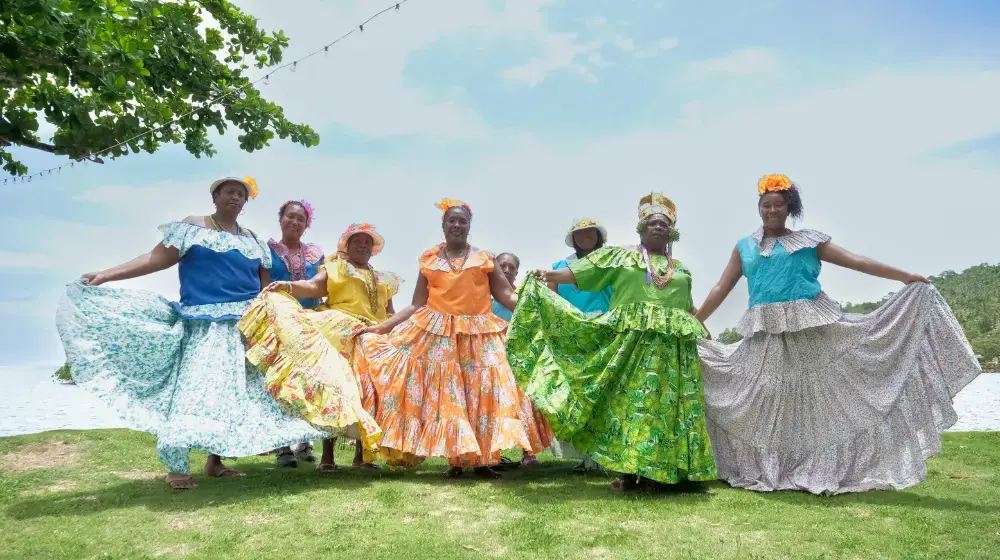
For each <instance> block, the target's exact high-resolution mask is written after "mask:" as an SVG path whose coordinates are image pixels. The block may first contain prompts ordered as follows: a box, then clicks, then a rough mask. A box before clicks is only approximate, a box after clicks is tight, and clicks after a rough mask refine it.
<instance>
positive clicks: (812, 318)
mask: <svg viewBox="0 0 1000 560" xmlns="http://www.w3.org/2000/svg"><path fill="white" fill-rule="evenodd" d="M843 315H844V312H843V311H841V309H840V304H839V303H837V302H836V301H834V300H833V299H831V298H830V297H829V296H827V295H826V293H824V292H820V293H819V295H818V296H816V298H815V299H800V300H795V301H783V302H778V303H761V304H758V305H755V306H753V307H752V308H750V309H748V310H747V311H746V313H744V314H743V317H742V318H741V319H740V322H739V323H738V324H737V325H736V328H735V330H736V332H738V333H740V334H741V335H743V336H750V335H752V334H754V333H758V332H765V333H769V334H781V333H784V332H796V331H801V330H803V329H809V328H813V327H821V326H823V325H830V324H832V323H836V322H837V321H839V320H840V318H841V317H842V316H843Z"/></svg>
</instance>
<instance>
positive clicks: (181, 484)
mask: <svg viewBox="0 0 1000 560" xmlns="http://www.w3.org/2000/svg"><path fill="white" fill-rule="evenodd" d="M166 480H167V484H169V485H170V487H171V488H173V489H174V490H194V489H195V488H197V487H198V485H197V484H195V482H194V479H193V478H191V475H189V474H181V473H167V477H166Z"/></svg>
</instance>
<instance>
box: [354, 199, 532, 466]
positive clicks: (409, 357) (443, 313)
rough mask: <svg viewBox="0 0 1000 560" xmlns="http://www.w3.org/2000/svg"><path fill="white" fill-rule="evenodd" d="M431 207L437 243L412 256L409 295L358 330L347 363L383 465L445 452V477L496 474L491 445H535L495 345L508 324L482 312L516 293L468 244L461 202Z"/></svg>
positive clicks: (468, 216) (496, 453)
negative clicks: (363, 387) (360, 381)
mask: <svg viewBox="0 0 1000 560" xmlns="http://www.w3.org/2000/svg"><path fill="white" fill-rule="evenodd" d="M437 206H438V208H439V209H440V210H441V211H442V214H443V215H442V224H441V226H442V230H443V232H444V238H445V241H444V243H441V244H440V245H437V246H435V247H433V248H431V249H429V250H427V251H425V252H424V254H423V255H422V256H421V257H420V261H419V262H420V272H419V276H418V279H417V285H416V287H415V288H414V290H413V301H412V303H411V304H410V305H408V306H407V307H405V308H404V309H402V310H400V311H399V312H398V313H396V314H395V315H394V316H393V317H392V318H391V319H389V320H388V321H384V322H382V323H380V324H379V325H376V326H374V327H369V328H368V329H366V330H365V331H364V334H362V335H361V337H360V340H359V342H358V348H357V349H356V350H355V362H354V365H355V369H356V370H357V372H358V374H359V375H360V376H362V377H365V376H367V377H368V378H370V379H371V380H372V381H373V382H374V383H375V388H376V392H377V393H378V396H379V400H380V406H379V410H378V417H377V419H378V423H379V425H380V426H382V429H383V430H384V432H385V435H384V437H383V439H382V442H381V445H380V452H381V454H382V456H383V457H384V458H385V460H386V461H387V462H388V463H389V464H390V465H398V466H413V465H416V464H418V463H420V462H421V461H423V460H424V458H426V457H444V458H447V459H448V460H449V462H450V463H451V469H450V470H449V471H448V476H449V477H458V476H461V475H462V473H463V467H474V469H475V472H476V473H477V474H478V475H480V476H483V477H486V478H499V477H500V474H499V473H497V472H496V471H495V470H493V468H492V467H493V466H495V465H497V464H498V463H500V451H502V450H504V449H514V448H519V449H523V450H525V452H528V453H532V454H533V453H538V452H540V451H542V449H544V447H543V446H542V445H541V443H539V442H533V441H532V440H531V438H530V436H529V432H537V431H538V428H537V427H534V426H532V423H533V420H532V419H531V418H522V417H521V415H520V412H519V411H520V409H521V403H522V400H523V399H525V398H526V397H525V396H524V394H523V393H522V392H521V390H520V389H519V388H518V386H517V382H516V381H515V380H514V375H513V374H512V373H511V371H510V366H509V365H508V364H507V356H506V354H505V353H504V346H503V336H504V331H505V330H506V329H507V323H506V322H505V321H504V320H502V319H500V318H499V317H497V316H495V315H493V313H492V311H491V299H490V296H491V295H492V296H493V297H494V298H496V300H497V301H499V302H500V304H501V305H503V306H504V307H506V308H508V309H513V308H514V306H515V304H516V301H517V296H515V295H514V293H513V290H511V287H510V282H508V281H507V279H506V278H505V277H504V275H503V272H501V270H500V268H499V267H497V266H496V263H495V261H494V258H493V255H491V254H490V253H488V252H486V251H482V250H480V249H476V248H475V247H472V246H471V245H469V243H468V236H469V227H470V224H471V221H472V210H471V209H470V208H469V207H468V205H466V204H464V203H462V202H460V201H457V200H450V199H444V200H443V201H442V202H440V203H439V204H438V205H437ZM526 426H527V428H526Z"/></svg>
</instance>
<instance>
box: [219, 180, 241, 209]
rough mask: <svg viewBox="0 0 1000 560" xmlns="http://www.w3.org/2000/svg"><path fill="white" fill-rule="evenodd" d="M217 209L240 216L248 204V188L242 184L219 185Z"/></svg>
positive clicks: (231, 182) (232, 182) (233, 182)
mask: <svg viewBox="0 0 1000 560" xmlns="http://www.w3.org/2000/svg"><path fill="white" fill-rule="evenodd" d="M212 201H213V202H215V209H216V210H218V211H219V212H223V213H227V214H234V215H235V214H239V213H240V212H242V211H243V205H244V204H246V203H247V188H246V187H244V186H243V184H242V183H237V182H235V181H230V182H228V183H223V184H221V185H219V188H217V189H215V196H213V197H212Z"/></svg>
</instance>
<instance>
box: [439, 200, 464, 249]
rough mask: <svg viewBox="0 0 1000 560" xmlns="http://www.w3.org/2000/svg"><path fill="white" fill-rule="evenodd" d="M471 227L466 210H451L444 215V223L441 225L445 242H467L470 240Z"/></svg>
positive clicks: (458, 208)
mask: <svg viewBox="0 0 1000 560" xmlns="http://www.w3.org/2000/svg"><path fill="white" fill-rule="evenodd" d="M470 225H471V224H470V220H469V215H468V213H466V211H465V209H464V208H461V207H455V208H449V209H448V211H447V212H445V213H444V221H443V223H442V224H441V228H442V229H443V230H444V239H445V241H449V242H462V243H464V242H466V241H467V240H468V238H469V227H470Z"/></svg>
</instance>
